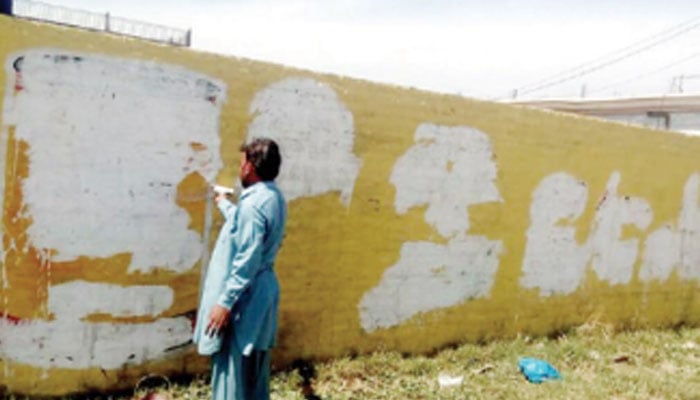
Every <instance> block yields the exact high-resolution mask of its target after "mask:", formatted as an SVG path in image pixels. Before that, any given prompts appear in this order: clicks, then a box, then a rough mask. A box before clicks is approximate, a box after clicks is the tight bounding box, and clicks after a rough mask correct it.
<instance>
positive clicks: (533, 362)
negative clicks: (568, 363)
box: [518, 358, 561, 383]
mask: <svg viewBox="0 0 700 400" xmlns="http://www.w3.org/2000/svg"><path fill="white" fill-rule="evenodd" d="M518 366H519V367H520V372H522V373H523V375H525V378H527V380H528V381H530V382H532V383H542V382H544V381H546V380H552V379H561V376H560V375H559V371H557V370H556V368H554V367H553V366H552V365H551V364H549V363H548V362H546V361H542V360H539V359H537V358H521V359H520V361H518Z"/></svg>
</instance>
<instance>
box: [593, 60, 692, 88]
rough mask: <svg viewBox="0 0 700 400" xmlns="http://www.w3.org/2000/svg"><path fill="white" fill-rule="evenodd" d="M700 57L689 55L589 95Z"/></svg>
mask: <svg viewBox="0 0 700 400" xmlns="http://www.w3.org/2000/svg"><path fill="white" fill-rule="evenodd" d="M698 57H700V51H699V52H697V53H693V54H691V55H689V56H687V57H683V58H680V59H676V60H674V61H672V62H670V63H668V64H664V65H663V66H661V67H659V68H657V69H654V70H652V71H647V72H645V73H642V74H639V75H637V76H634V77H632V78H628V79H623V80H619V81H616V82H613V83H611V84H609V85H606V86H603V87H601V88H598V89H594V90H591V91H589V93H600V92H603V91H606V90H609V89H613V88H615V87H618V86H621V85H624V84H626V83H630V82H634V81H636V80H639V79H642V78H646V77H648V76H652V75H654V74H658V73H659V72H663V71H666V70H668V69H669V68H673V67H675V66H677V65H680V64H683V63H684V62H687V61H690V60H692V59H694V58H698Z"/></svg>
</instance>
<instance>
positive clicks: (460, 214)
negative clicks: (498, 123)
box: [390, 123, 502, 237]
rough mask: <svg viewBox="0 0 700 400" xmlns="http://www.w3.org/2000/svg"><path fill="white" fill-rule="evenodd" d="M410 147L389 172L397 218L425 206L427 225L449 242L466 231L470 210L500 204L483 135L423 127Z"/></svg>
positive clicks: (463, 129) (490, 153)
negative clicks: (494, 202) (484, 204)
mask: <svg viewBox="0 0 700 400" xmlns="http://www.w3.org/2000/svg"><path fill="white" fill-rule="evenodd" d="M415 142H416V145H414V146H413V147H411V148H410V149H409V150H408V151H407V152H406V153H405V154H404V155H402V156H401V157H400V158H399V159H398V161H397V162H396V164H395V165H394V169H393V171H392V173H391V178H390V181H391V183H392V184H393V185H394V186H395V187H396V198H395V200H394V206H395V208H396V211H398V212H399V214H403V213H405V212H406V211H408V209H410V208H412V207H417V206H422V205H427V206H428V209H427V211H426V213H425V220H426V222H427V223H429V224H430V225H433V226H434V227H435V228H436V229H437V230H438V232H439V233H440V235H442V236H444V237H452V236H454V235H456V234H459V233H460V232H465V231H467V230H469V213H468V207H469V206H470V205H473V204H479V203H486V202H491V201H502V199H501V196H500V194H499V193H498V189H497V188H496V184H495V181H496V175H497V170H496V164H495V163H494V162H493V160H492V158H493V151H492V148H491V141H490V140H489V138H488V136H487V135H486V134H484V133H483V132H480V131H478V130H476V129H473V128H470V127H466V126H457V127H449V126H439V125H434V124H427V123H424V124H421V125H420V126H418V129H416V133H415Z"/></svg>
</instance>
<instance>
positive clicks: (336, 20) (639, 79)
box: [44, 0, 700, 99]
mask: <svg viewBox="0 0 700 400" xmlns="http://www.w3.org/2000/svg"><path fill="white" fill-rule="evenodd" d="M44 1H45V2H48V3H52V4H60V5H65V6H69V7H75V8H80V9H84V10H90V11H95V12H107V11H109V12H111V13H112V14H113V15H118V16H122V17H127V18H132V19H137V20H143V21H147V22H152V23H159V24H165V25H171V26H174V27H180V28H192V30H193V43H192V45H193V46H192V47H194V48H196V49H200V50H205V51H210V52H215V53H220V54H226V55H234V56H238V57H246V58H252V59H256V60H261V61H270V62H274V63H279V64H284V65H289V66H294V67H298V68H303V69H309V70H313V71H319V72H330V73H335V74H340V75H345V76H350V77H355V78H362V79H368V80H371V81H376V82H384V83H392V84H398V85H402V86H411V87H416V88H421V89H426V90H432V91H438V92H444V93H452V94H461V95H464V96H467V97H477V98H485V99H495V98H508V97H510V96H511V94H512V92H513V90H514V89H516V88H521V90H520V93H521V96H520V97H521V98H547V97H580V96H581V93H582V91H584V92H585V96H586V97H610V96H632V95H645V94H665V93H669V91H670V90H671V83H672V79H673V78H674V77H677V76H681V75H685V76H686V77H685V78H684V79H683V90H684V92H686V93H687V92H698V93H700V2H698V1H697V0H694V1H690V0H668V1H659V0H634V1H633V0H617V1H613V0H607V1H606V0H579V1H575V2H567V1H565V0H559V1H556V0H529V1H514V0H511V1H509V0H491V1H475V0H462V1H456V0H430V1H427V0H425V1H418V0H151V1H144V0H141V1H132V0H103V1H99V2H98V1H89V0H44ZM671 29H675V30H674V31H671ZM663 32H666V34H665V36H659V34H661V33H663ZM645 40H646V41H645ZM657 41H660V42H661V43H658V44H657V45H656V46H651V45H652V44H654V43H656V42H657ZM640 42H642V43H641V44H640ZM635 44H638V46H637V47H632V48H630V46H631V45H635ZM645 46H650V47H651V48H649V49H647V50H645V51H641V50H640V51H639V52H637V54H629V53H635V49H638V48H641V47H645ZM625 48H627V50H626V51H622V52H621V51H620V50H621V49H625ZM625 55H629V57H626V58H625V59H624V60H623V61H621V62H617V63H613V64H612V65H610V66H608V67H605V68H600V69H598V70H596V71H595V72H594V73H590V74H585V75H584V76H581V77H578V78H576V79H570V80H566V82H564V83H562V84H556V85H553V86H551V87H548V88H545V89H543V90H536V91H530V92H529V93H528V91H527V90H523V88H524V89H527V88H526V86H527V85H530V84H533V83H536V82H539V81H541V80H543V79H546V78H549V77H551V76H552V75H555V74H558V73H561V72H565V71H567V70H571V69H572V68H574V67H577V66H580V65H581V64H584V63H586V62H590V61H593V60H599V62H597V63H592V64H589V65H588V68H584V69H583V70H587V69H595V68H596V67H597V66H599V65H600V64H601V63H604V61H611V60H614V59H615V58H618V57H621V56H625ZM601 57H602V59H601ZM606 57H607V58H606ZM571 75H577V74H576V73H575V71H574V73H572V74H564V75H562V78H568V77H569V76H571ZM584 85H585V89H583V87H584ZM534 86H537V85H530V89H532V88H533V87H534ZM676 91H677V87H676Z"/></svg>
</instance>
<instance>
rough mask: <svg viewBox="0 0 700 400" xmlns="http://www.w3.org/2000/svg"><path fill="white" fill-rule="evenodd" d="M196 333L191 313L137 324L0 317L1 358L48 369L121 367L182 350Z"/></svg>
mask: <svg viewBox="0 0 700 400" xmlns="http://www.w3.org/2000/svg"><path fill="white" fill-rule="evenodd" d="M191 337H192V325H191V322H190V320H189V319H188V318H185V317H176V318H161V319H158V320H156V321H154V322H148V323H136V324H115V323H111V322H100V323H90V322H82V321H78V320H56V321H36V322H34V321H33V322H26V323H20V324H19V325H14V324H13V323H12V322H9V321H7V320H4V319H0V343H2V346H1V347H0V358H2V359H3V360H5V362H8V361H13V362H16V363H18V364H23V365H31V366H34V367H39V368H46V369H49V368H70V369H86V368H91V367H100V368H104V369H117V368H122V367H124V366H125V365H130V364H132V365H138V364H141V363H144V362H146V361H148V360H154V359H161V358H164V357H167V356H169V355H170V354H176V353H174V351H176V350H179V349H181V348H182V347H183V346H185V345H186V344H187V343H189V342H190V339H191Z"/></svg>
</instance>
